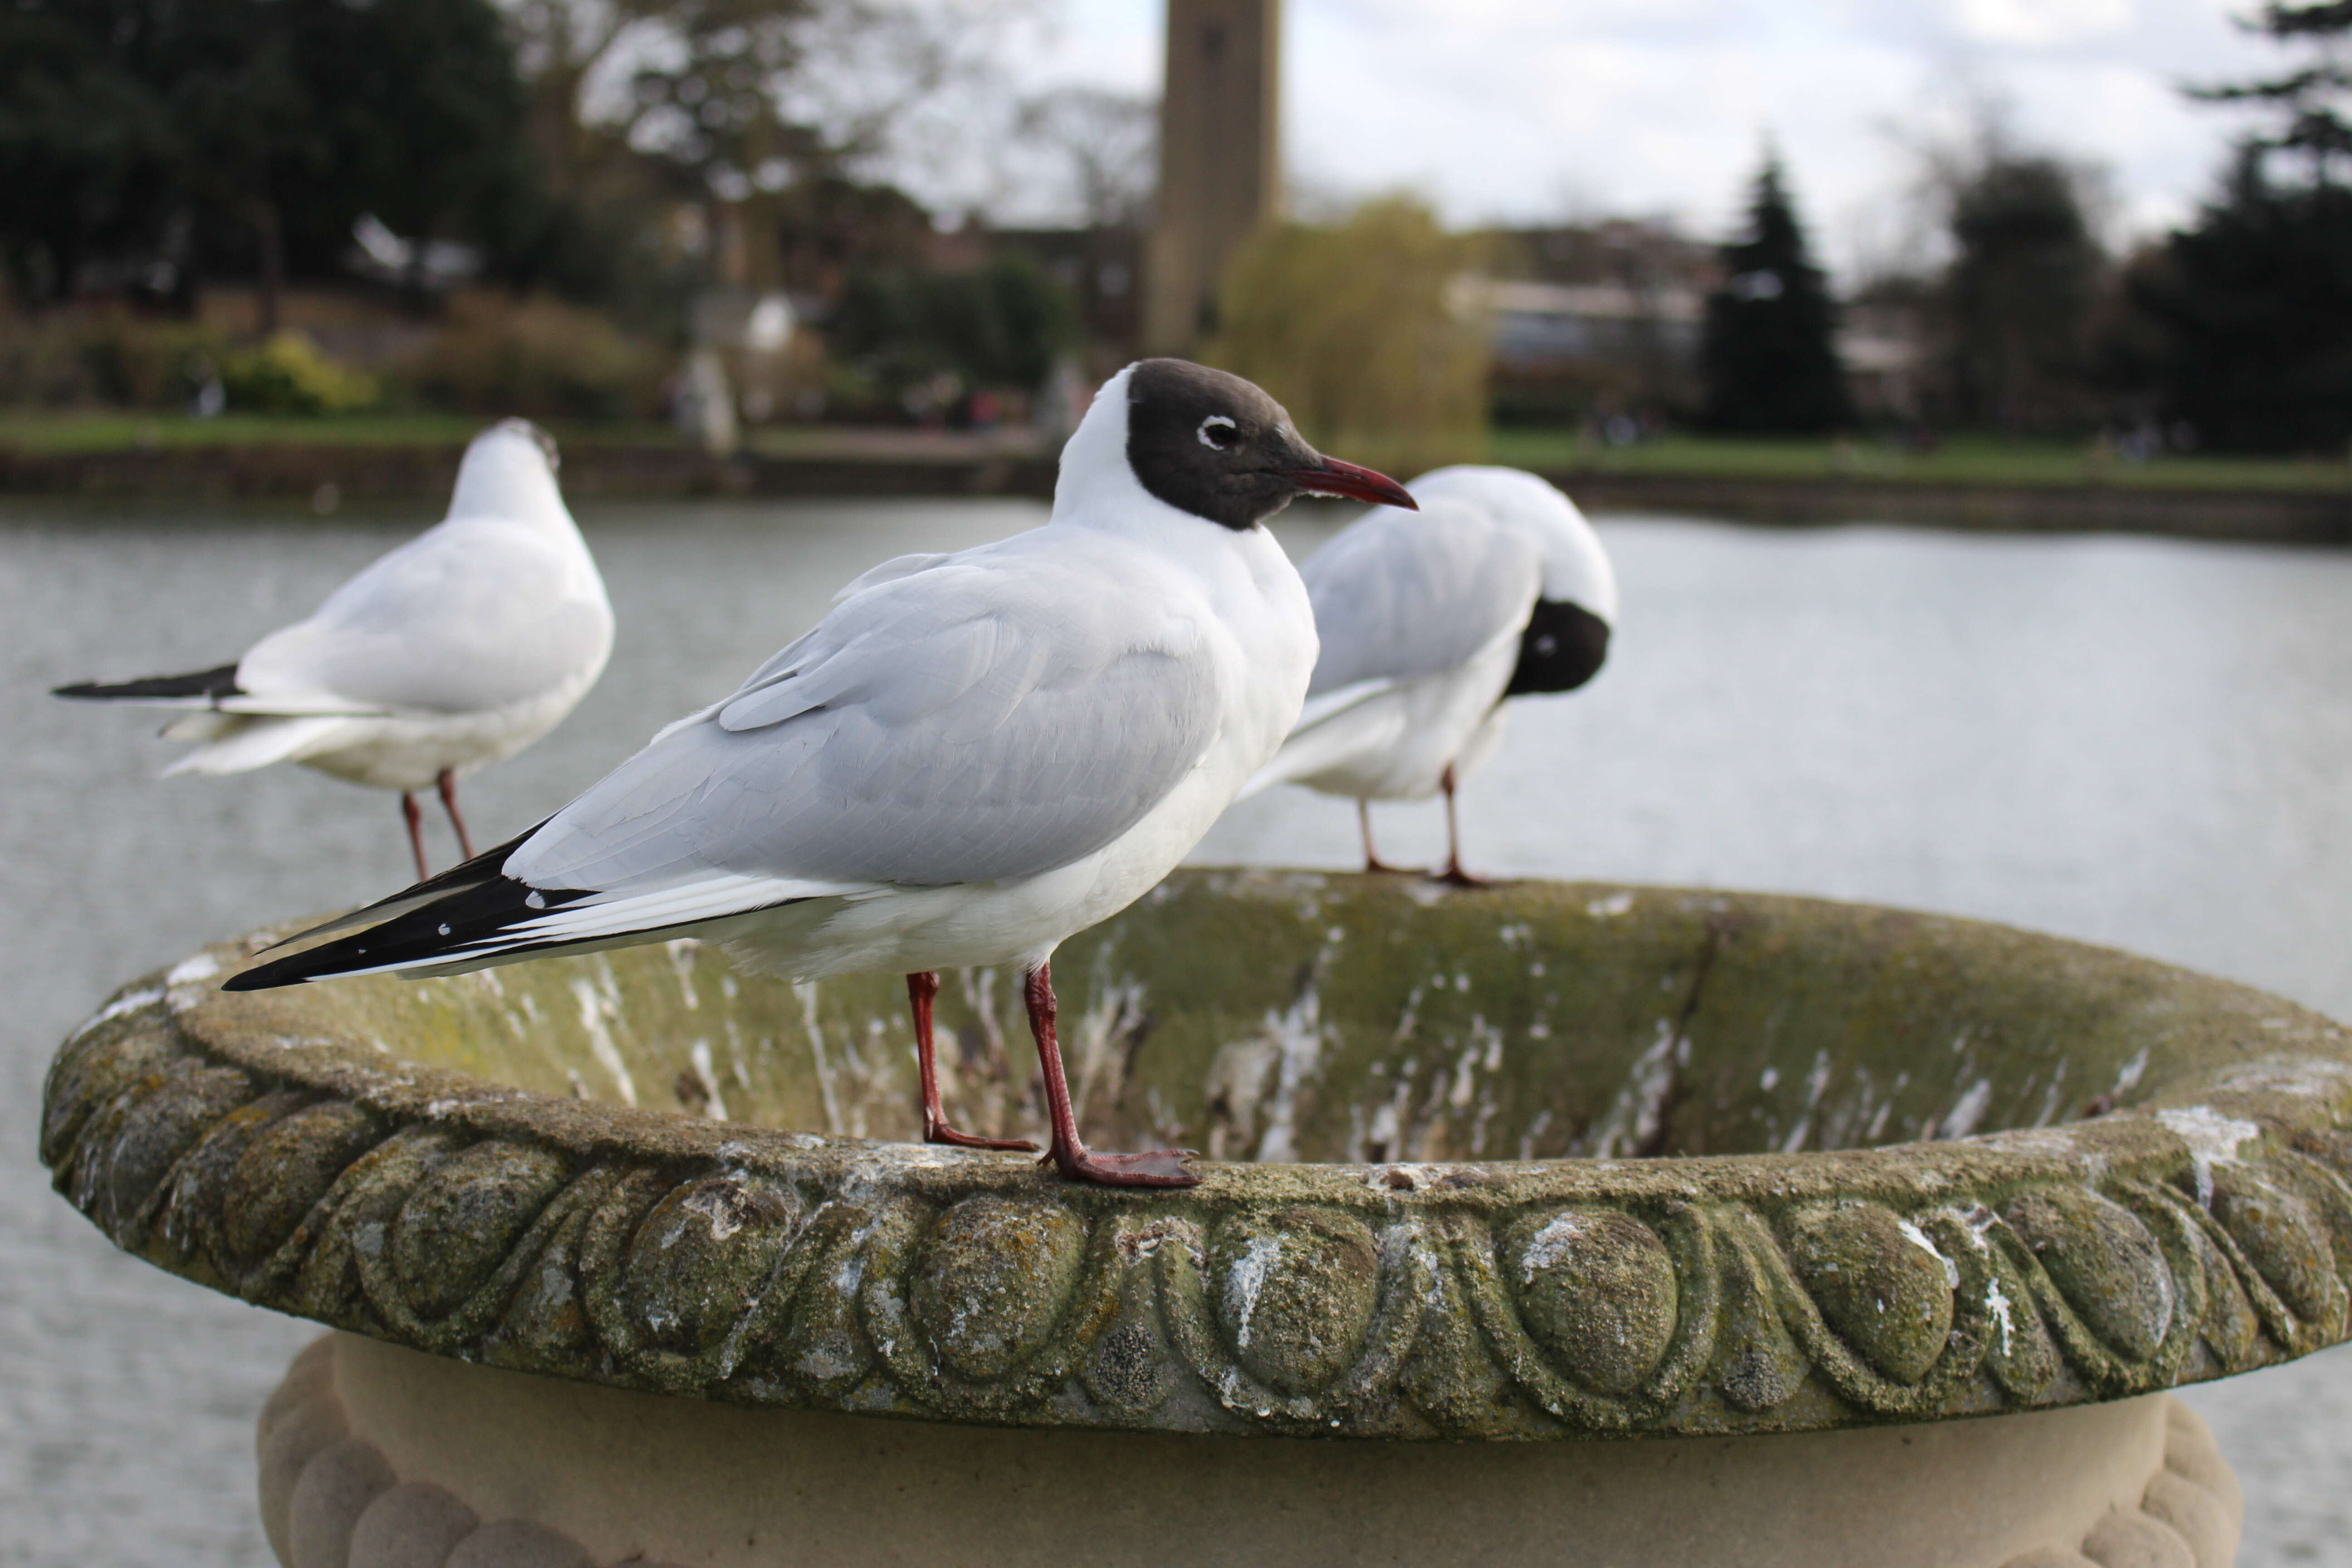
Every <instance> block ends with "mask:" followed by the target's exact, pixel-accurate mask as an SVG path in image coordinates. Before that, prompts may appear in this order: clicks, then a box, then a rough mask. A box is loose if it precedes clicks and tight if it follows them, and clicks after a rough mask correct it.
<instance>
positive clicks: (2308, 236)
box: [2124, 0, 2352, 454]
mask: <svg viewBox="0 0 2352 1568" xmlns="http://www.w3.org/2000/svg"><path fill="white" fill-rule="evenodd" d="M2249 25H2250V26H2252V28H2253V29H2254V30H2255V31H2257V32H2260V33H2262V34H2263V35H2265V36H2267V37H2270V38H2272V39H2273V40H2274V41H2276V42H2278V43H2280V44H2282V45H2285V46H2290V47H2302V48H2308V49H2313V50H2315V52H2316V54H2317V56H2318V58H2316V59H2315V60H2314V61H2313V62H2312V63H2311V64H2309V65H2307V66H2305V67H2304V68H2301V69H2298V70H2294V71H2291V72H2289V73H2287V74H2286V75H2284V76H2281V77H2277V78H2273V79H2268V80H2263V81H2256V82H2249V83H2243V84H2240V85H2237V86H2231V87H2215V88H2206V89H2199V90H2198V92H2197V93H2196V96H2198V97H2200V98H2203V99H2206V100H2212V101H2221V102H2231V103H2241V104H2247V103H2251V104H2264V105H2269V106H2271V107H2272V108H2273V110H2275V111H2276V116H2277V121H2276V123H2275V124H2274V126H2273V128H2272V129H2271V130H2270V131H2268V132H2265V133H2260V134H2256V135H2253V136H2250V137H2248V138H2246V139H2244V140H2243V141H2242V142H2241V143H2240V144H2239V147H2238V150H2237V153H2236V154H2235V156H2234V157H2233V159H2232V160H2231V164H2230V167H2229V170H2228V173H2227V174H2226V175H2225V177H2224V179H2223V182H2222V188H2221V193H2220V195H2218V197H2217V198H2216V199H2215V200H2214V201H2213V202H2212V203H2211V204H2210V205H2208V206H2207V207H2206V208H2205V209H2204V211H2203V212H2202V213H2201V214H2200V216H2199V219H2198V222H2197V224H2196V226H2194V227H2191V228H2189V229H2185V230H2182V231H2179V232H2178V233H2175V234H2174V235H2173V236H2172V237H2170V239H2169V240H2168V242H2167V243H2166V245H2165V247H2164V249H2163V252H2162V254H2161V256H2160V257H2156V258H2149V260H2148V261H2147V262H2146V263H2145V264H2143V265H2142V266H2139V267H2137V268H2135V269H2134V272H2133V275H2132V277H2131V278H2130V279H2129V296H2130V300H2131V304H2132V307H2133V309H2134V311H2135V313H2136V314H2137V316H2138V317H2139V318H2140V319H2141V321H2144V322H2147V323H2151V324H2152V325H2153V328H2154V331H2153V332H2152V333H2149V334H2147V336H2148V337H2151V338H2152V339H2153V344H2152V345H2149V346H2142V347H2141V352H2140V353H2139V354H2138V355H2137V359H2138V361H2139V363H2140V365H2141V366H2142V367H2143V368H2144V369H2145V370H2146V372H2147V375H2148V379H2149V380H2150V381H2151V382H2152V383H2153V384H2154V385H2155V388H2156V391H2157V395H2158V399H2159V404H2160V407H2161V409H2162V412H2163V414H2164V416H2165V417H2166V418H2167V419H2169V420H2175V421H2186V422H2187V423H2188V424H2189V426H2190V427H2191V428H2192V429H2193V431H2194V432H2195V435H2196V437H2197V438H2198V439H2200V441H2201V442H2202V443H2204V444H2205V445H2207V446H2212V447H2225V448H2232V449H2237V450H2245V451H2298V450H2300V451H2326V452H2329V453H2331V454H2333V453H2337V452H2341V451H2342V450H2343V449H2344V446H2345V443H2346V441H2347V439H2348V438H2352V184H2347V176H2352V119H2347V110H2352V72H2348V71H2347V66H2346V64H2345V48H2346V46H2347V42H2352V3H2347V0H2326V3H2323V4H2316V5H2279V4H2275V3H2273V4H2271V5H2264V6H2263V8H2262V9H2261V10H2260V11H2259V12H2257V13H2256V14H2255V16H2254V17H2253V18H2252V21H2251V23H2250V24H2249ZM2124 341H2125V342H2138V340H2137V339H2135V338H2126V339H2125V340H2124Z"/></svg>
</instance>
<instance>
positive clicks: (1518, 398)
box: [1470, 219, 1718, 425]
mask: <svg viewBox="0 0 2352 1568" xmlns="http://www.w3.org/2000/svg"><path fill="white" fill-rule="evenodd" d="M1480 238H1481V239H1482V240H1483V241H1484V247H1483V248H1484V252H1485V256H1486V262H1485V266H1484V268H1483V270H1482V274H1481V275H1480V276H1479V277H1477V278H1476V279H1474V280H1473V282H1472V285H1471V289H1470V295H1471V299H1472V300H1473V302H1475V304H1476V305H1477V306H1478V307H1480V308H1482V309H1483V310H1486V312H1487V313H1488V315H1489V317H1490V319H1491V321H1492V322H1493V331H1494V345H1495V353H1494V373H1493V405H1494V413H1495V416H1496V419H1497V420H1498V421H1499V422H1501V423H1504V424H1516V425H1558V424H1572V423H1575V422H1576V421H1578V420H1580V419H1582V418H1584V417H1587V416H1592V415H1596V414H1597V415H1600V416H1604V417H1605V416H1612V415H1623V416H1636V417H1638V416H1641V415H1642V414H1643V413H1648V414H1651V415H1653V416H1656V415H1662V414H1664V413H1665V412H1667V411H1670V410H1678V409H1681V408H1684V407H1686V406H1688V405H1690V404H1691V403H1692V401H1693V400H1694V399H1695V398H1696V395H1697V381H1696V376H1697V365H1698V331H1699V321H1700V317H1701V315H1702V313H1703V310H1704V307H1705V301H1706V291H1707V289H1709V288H1711V287H1712V286H1713V285H1714V282H1715V280H1716V278H1717V270H1718V269H1717V265H1716V256H1715V247H1713V246H1711V245H1707V244H1705V243H1704V242H1701V241H1698V240H1695V239H1691V238H1689V237H1686V236H1684V235H1682V234H1680V233H1677V232H1676V231H1675V229H1674V228H1672V227H1671V226H1668V225H1665V224H1663V223H1655V222H1643V221H1639V220H1632V219H1616V220H1604V221H1601V222H1596V223H1586V224H1562V225H1555V226H1545V227H1540V228H1509V229H1493V230H1488V231H1486V233H1485V234H1484V235H1482V236H1480Z"/></svg>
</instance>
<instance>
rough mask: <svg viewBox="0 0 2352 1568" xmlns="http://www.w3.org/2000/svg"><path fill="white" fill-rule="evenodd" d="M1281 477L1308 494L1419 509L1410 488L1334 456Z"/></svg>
mask: <svg viewBox="0 0 2352 1568" xmlns="http://www.w3.org/2000/svg"><path fill="white" fill-rule="evenodd" d="M1283 478H1285V479H1288V480H1289V481H1290V482H1291V483H1292V484H1294V485H1297V487H1298V488H1299V489H1302V490H1305V491H1306V492H1307V494H1308V495H1314V496H1342V497H1345V498H1346V499H1347V500H1361V501H1370V502H1371V503H1372V504H1373V505H1374V506H1401V507H1402V508H1404V509H1405V510H1407V511H1419V510H1421V503H1420V502H1419V501H1417V500H1413V499H1412V491H1410V490H1408V489H1405V488H1404V487H1403V486H1402V485H1401V484H1399V483H1397V482H1396V481H1395V480H1394V479H1391V478H1389V477H1388V476H1387V475H1386V474H1381V473H1375V472H1373V471H1372V470H1371V469H1370V468H1358V467H1357V466H1356V465H1355V464H1353V463H1343V462H1341V461H1340V460H1339V458H1324V459H1323V466H1322V467H1321V468H1297V469H1293V470H1292V471H1291V472H1289V473H1287V474H1285V475H1284V476H1283Z"/></svg>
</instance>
